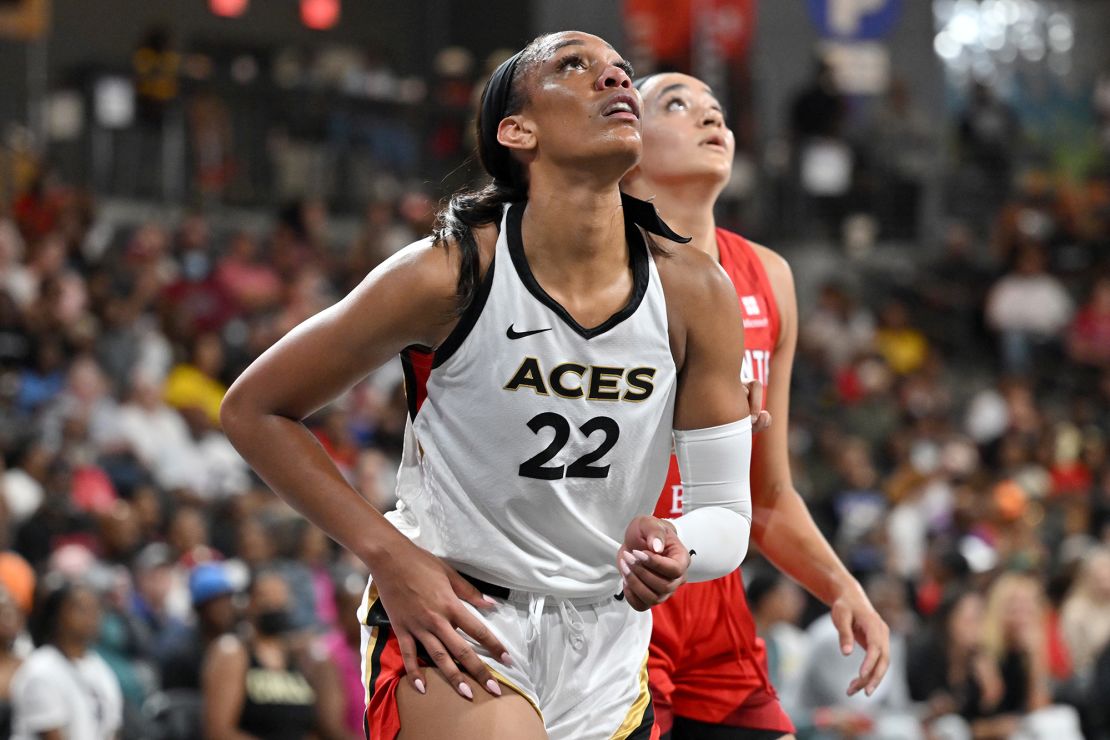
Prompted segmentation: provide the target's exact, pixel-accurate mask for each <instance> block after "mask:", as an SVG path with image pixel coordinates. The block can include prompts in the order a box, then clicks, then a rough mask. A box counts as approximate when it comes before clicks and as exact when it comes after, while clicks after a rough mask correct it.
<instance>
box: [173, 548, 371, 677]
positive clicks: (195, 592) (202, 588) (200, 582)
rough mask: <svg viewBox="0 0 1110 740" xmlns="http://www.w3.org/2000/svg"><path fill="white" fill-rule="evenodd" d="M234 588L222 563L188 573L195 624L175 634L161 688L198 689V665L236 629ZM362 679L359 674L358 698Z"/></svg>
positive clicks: (194, 569)
mask: <svg viewBox="0 0 1110 740" xmlns="http://www.w3.org/2000/svg"><path fill="white" fill-rule="evenodd" d="M235 593H236V589H235V586H234V585H233V584H232V582H231V579H230V578H229V577H228V573H227V570H226V569H225V568H224V566H223V564H222V563H201V564H200V565H198V566H197V567H195V568H193V572H192V573H190V574H189V594H190V596H191V598H192V602H193V613H194V615H195V617H196V625H195V626H193V627H191V628H189V629H188V630H187V631H185V632H183V633H179V634H178V635H177V638H176V641H175V643H174V644H173V645H171V646H170V647H169V649H168V650H167V652H166V655H165V657H164V658H163V660H162V665H161V670H162V688H163V689H166V690H169V689H194V690H196V691H200V688H201V666H202V665H203V662H204V656H205V654H206V653H207V651H208V649H209V647H210V646H211V645H212V643H213V642H214V641H215V640H216V639H218V638H219V637H220V636H222V635H226V634H228V633H230V632H231V631H232V630H234V629H235V624H236V622H237V620H238V615H237V614H236V611H235V604H234V602H233V601H232V597H233V596H234V595H235ZM361 687H362V679H361V674H360V675H359V690H360V694H359V695H360V697H361Z"/></svg>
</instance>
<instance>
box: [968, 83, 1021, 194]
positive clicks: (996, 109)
mask: <svg viewBox="0 0 1110 740" xmlns="http://www.w3.org/2000/svg"><path fill="white" fill-rule="evenodd" d="M957 133H958V136H959V142H960V147H961V155H962V161H963V162H965V163H967V164H968V165H970V166H971V167H974V169H975V172H976V174H977V175H978V177H979V178H980V179H981V180H982V181H983V184H984V186H985V187H984V196H985V203H984V205H985V206H986V207H987V208H988V209H994V208H997V207H998V205H999V204H1000V203H1001V199H1002V198H1003V197H1004V195H1005V193H1006V189H1007V188H1008V187H1009V184H1010V175H1011V171H1012V167H1013V162H1014V157H1015V155H1016V153H1017V143H1018V141H1019V138H1020V136H1021V130H1020V128H1019V126H1018V120H1017V117H1016V116H1015V115H1014V112H1013V111H1012V110H1011V109H1010V107H1009V106H1008V105H1006V104H1005V103H1004V102H1002V101H1001V100H999V99H998V97H997V96H996V95H995V93H994V91H993V90H992V89H991V88H990V87H989V86H988V85H987V83H984V82H976V83H974V84H973V85H972V88H971V96H970V99H969V100H968V103H967V107H966V108H965V109H964V112H963V113H962V114H961V115H960V119H959V122H958V124H957Z"/></svg>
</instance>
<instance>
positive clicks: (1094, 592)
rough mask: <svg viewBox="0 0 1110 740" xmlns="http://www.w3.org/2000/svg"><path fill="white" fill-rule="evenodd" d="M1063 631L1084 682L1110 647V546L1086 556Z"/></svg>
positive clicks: (1067, 604) (1066, 604)
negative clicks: (1096, 662)
mask: <svg viewBox="0 0 1110 740" xmlns="http://www.w3.org/2000/svg"><path fill="white" fill-rule="evenodd" d="M1060 622H1061V623H1060V630H1061V632H1062V633H1063V637H1064V641H1065V642H1066V644H1067V647H1068V651H1069V652H1070V654H1071V658H1072V661H1073V664H1074V667H1075V673H1076V675H1077V677H1078V678H1079V679H1080V680H1081V682H1083V683H1084V684H1086V683H1088V682H1089V681H1090V680H1091V674H1092V672H1093V671H1094V667H1095V661H1096V660H1098V658H1099V656H1100V655H1102V653H1103V652H1104V651H1106V649H1107V648H1108V647H1110V548H1108V547H1107V546H1105V545H1104V546H1101V547H1095V548H1093V549H1091V550H1090V551H1088V552H1087V554H1086V555H1085V556H1084V557H1083V562H1082V563H1081V564H1080V567H1079V574H1078V576H1077V577H1076V579H1075V582H1074V584H1073V585H1072V587H1071V590H1070V591H1069V593H1068V596H1067V598H1066V599H1065V600H1064V605H1063V607H1062V609H1061V613H1060Z"/></svg>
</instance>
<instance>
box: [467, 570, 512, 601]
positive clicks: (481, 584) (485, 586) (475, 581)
mask: <svg viewBox="0 0 1110 740" xmlns="http://www.w3.org/2000/svg"><path fill="white" fill-rule="evenodd" d="M459 575H460V576H462V577H463V578H464V579H465V580H466V582H467V583H469V584H470V585H471V586H473V587H474V588H476V589H478V590H479V591H481V592H482V593H484V594H486V595H487V596H492V597H493V598H495V599H507V598H509V589H508V588H506V587H505V586H498V585H497V584H496V583H490V582H488V581H483V580H482V579H481V578H475V577H474V576H468V575H467V574H466V573H463V572H462V571H460V572H459Z"/></svg>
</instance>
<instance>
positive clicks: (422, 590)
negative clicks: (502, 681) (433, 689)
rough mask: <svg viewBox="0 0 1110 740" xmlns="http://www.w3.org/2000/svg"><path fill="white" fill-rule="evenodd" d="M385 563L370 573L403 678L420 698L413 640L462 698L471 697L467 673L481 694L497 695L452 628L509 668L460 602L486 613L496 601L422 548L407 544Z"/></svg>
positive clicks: (496, 642)
mask: <svg viewBox="0 0 1110 740" xmlns="http://www.w3.org/2000/svg"><path fill="white" fill-rule="evenodd" d="M402 548H403V550H402V551H401V552H396V553H394V555H393V557H392V558H391V559H390V561H389V562H388V563H386V564H379V565H378V567H376V568H375V570H374V573H373V578H374V583H375V585H376V586H377V588H378V593H379V594H380V595H381V600H382V606H383V607H384V608H385V611H386V614H388V615H389V622H390V627H391V628H392V629H393V632H394V634H395V635H396V636H397V643H398V645H399V646H400V648H401V659H402V660H403V661H404V664H405V671H406V673H407V674H408V680H409V681H410V682H411V683H412V685H413V688H415V689H416V690H417V691H418V692H420V693H421V694H423V693H425V691H426V687H427V685H428V684H427V682H426V681H425V680H424V668H423V667H422V666H421V665H420V663H419V660H418V659H417V655H416V645H417V642H418V641H419V643H420V644H421V645H423V646H424V649H425V650H426V651H427V653H428V655H429V656H430V657H431V659H432V662H433V663H434V664H435V667H436V668H438V669H439V670H440V672H441V673H442V674H443V676H444V678H446V679H447V681H448V682H449V683H450V684H451V685H452V686H454V687H455V690H456V691H458V692H459V694H461V695H462V696H464V697H466V698H467V699H473V698H474V692H473V689H472V688H471V687H470V684H469V683H468V682H467V680H466V678H467V675H466V674H469V676H470V677H472V678H473V679H474V680H476V681H477V682H478V685H479V686H482V687H484V688H485V690H486V691H488V692H489V693H491V694H493V695H495V696H501V687H500V685H499V684H498V683H497V679H496V678H494V676H493V674H492V673H491V672H490V670H489V668H487V667H486V664H485V663H483V662H482V660H481V658H479V657H478V654H477V653H476V652H475V651H474V648H473V647H472V646H471V645H470V643H468V642H467V641H466V640H465V639H463V637H462V635H460V634H459V633H458V632H457V631H456V630H462V631H463V632H464V633H466V634H467V635H468V636H470V638H471V639H473V640H474V641H475V642H477V643H478V644H480V645H481V646H482V647H484V648H485V649H486V650H488V651H489V654H490V655H496V656H499V659H500V661H501V662H502V663H504V664H506V665H508V664H509V653H508V651H507V650H505V646H504V645H502V644H501V642H500V641H499V640H498V639H497V638H496V637H494V635H493V633H492V632H490V630H489V628H488V627H486V625H485V624H483V623H482V622H481V621H480V620H479V619H477V618H476V617H475V616H474V615H473V614H472V613H471V612H470V611H469V610H467V608H466V607H465V606H464V605H463V602H466V603H467V604H470V605H472V606H474V607H476V608H478V609H490V608H491V607H493V606H494V605H495V604H496V602H495V601H493V599H491V598H490V597H488V596H483V595H482V593H481V592H480V591H478V589H476V588H475V587H474V586H473V585H471V584H470V583H469V582H468V581H467V580H466V579H464V578H463V577H462V576H460V575H459V573H458V572H457V571H456V570H455V569H454V568H451V567H450V566H448V565H447V564H446V563H444V562H443V561H442V560H440V559H439V558H437V557H436V556H435V555H432V554H431V553H430V552H428V551H427V550H424V549H423V548H420V547H418V546H417V545H415V544H412V543H407V544H405V545H403V546H402Z"/></svg>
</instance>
